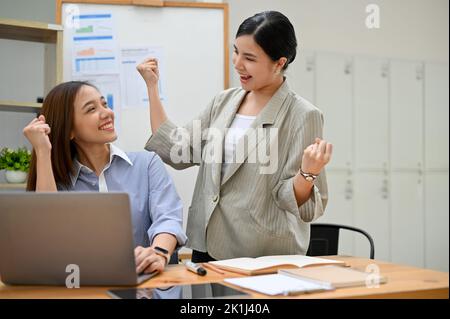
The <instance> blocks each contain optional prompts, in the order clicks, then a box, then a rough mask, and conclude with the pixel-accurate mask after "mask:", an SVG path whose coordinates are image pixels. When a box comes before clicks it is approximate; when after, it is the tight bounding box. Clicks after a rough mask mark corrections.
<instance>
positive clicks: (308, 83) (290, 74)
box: [287, 52, 316, 104]
mask: <svg viewBox="0 0 450 319" xmlns="http://www.w3.org/2000/svg"><path fill="white" fill-rule="evenodd" d="M315 69H316V61H315V55H314V52H301V53H300V55H298V56H297V57H296V58H295V61H294V62H293V63H292V65H290V66H289V68H288V69H287V78H288V79H289V84H290V85H291V87H292V89H293V90H294V91H295V92H296V93H297V94H299V95H300V96H302V97H304V98H305V99H307V100H308V101H310V102H311V103H313V104H314V103H315V96H314V95H315V93H314V86H315Z"/></svg>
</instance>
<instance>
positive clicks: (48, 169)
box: [23, 81, 187, 273]
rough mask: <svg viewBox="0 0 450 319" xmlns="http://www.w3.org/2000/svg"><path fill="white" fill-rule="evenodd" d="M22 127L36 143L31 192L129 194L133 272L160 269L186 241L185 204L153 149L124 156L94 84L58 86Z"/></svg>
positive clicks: (104, 102)
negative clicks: (184, 227)
mask: <svg viewBox="0 0 450 319" xmlns="http://www.w3.org/2000/svg"><path fill="white" fill-rule="evenodd" d="M23 132H24V135H25V136H26V137H27V139H28V140H29V141H30V143H31V144H32V146H33V156H32V161H31V165H30V172H29V178H28V184H27V190H28V191H37V192H42V191H46V192H49V191H58V190H60V191H61V190H65V191H94V192H95V191H98V192H108V191H116V192H118V191H119V192H126V193H128V194H129V196H130V202H131V212H132V222H133V235H134V241H135V246H136V249H135V258H136V266H137V269H136V271H137V272H138V273H141V272H145V273H151V272H154V271H159V272H161V271H163V270H164V267H165V265H166V264H167V263H168V262H169V259H170V256H171V255H172V253H173V251H174V250H175V248H176V247H179V246H182V245H184V244H185V243H186V240H187V238H186V235H185V234H184V232H183V229H182V215H183V205H182V203H181V201H180V198H179V197H178V194H177V191H176V189H175V187H174V185H173V182H172V180H171V178H170V177H169V175H168V173H167V171H166V170H165V167H164V164H163V163H162V161H161V159H160V158H159V156H158V155H156V154H155V153H153V152H136V153H128V154H127V153H125V152H123V151H122V150H120V149H119V148H117V147H116V146H114V145H112V144H111V142H113V141H114V140H116V139H117V134H116V132H115V129H114V113H113V111H112V110H111V109H110V108H108V105H107V104H106V100H105V98H104V97H103V96H101V94H100V93H99V91H98V90H97V89H96V88H95V87H94V86H92V85H91V84H88V83H86V82H77V81H73V82H66V83H62V84H59V85H57V86H56V87H55V88H53V89H52V90H51V91H50V92H49V93H48V95H47V97H46V98H45V101H44V104H43V106H42V111H41V115H40V116H39V117H38V118H36V119H33V120H32V121H31V122H30V123H29V124H28V125H27V126H26V127H25V128H24V130H23Z"/></svg>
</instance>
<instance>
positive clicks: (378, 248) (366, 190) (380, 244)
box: [354, 172, 390, 261]
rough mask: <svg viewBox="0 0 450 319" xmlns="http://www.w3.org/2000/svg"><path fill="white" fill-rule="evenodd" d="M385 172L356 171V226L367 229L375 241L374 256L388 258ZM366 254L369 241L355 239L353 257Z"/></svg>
mask: <svg viewBox="0 0 450 319" xmlns="http://www.w3.org/2000/svg"><path fill="white" fill-rule="evenodd" d="M388 193H389V189H388V174H387V173H378V172H359V173H358V174H357V175H356V176H355V206H354V216H355V226H356V227H359V228H362V229H363V230H365V231H366V232H368V233H369V234H370V235H371V236H372V238H373V240H374V243H375V259H379V260H387V261H389V260H390V234H389V229H390V218H389V216H390V213H389V194H388ZM368 254H369V244H368V241H367V240H366V239H365V238H363V237H360V238H359V239H358V240H356V239H355V256H361V257H365V256H368Z"/></svg>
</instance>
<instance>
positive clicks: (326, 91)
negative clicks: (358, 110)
mask: <svg viewBox="0 0 450 319" xmlns="http://www.w3.org/2000/svg"><path fill="white" fill-rule="evenodd" d="M351 63H352V61H351V58H348V57H345V56H342V55H338V54H331V53H318V54H317V55H316V64H317V73H316V106H317V107H318V108H319V109H321V110H322V111H323V112H324V120H325V126H324V137H325V139H326V140H327V141H329V142H331V143H332V144H333V145H334V151H333V158H332V159H331V161H330V163H329V164H328V167H330V168H340V169H347V168H348V167H351V165H352V157H353V155H352V152H353V143H352V140H353V138H352V136H353V135H352V131H353V129H352V127H353V126H352V122H353V116H352V64H351Z"/></svg>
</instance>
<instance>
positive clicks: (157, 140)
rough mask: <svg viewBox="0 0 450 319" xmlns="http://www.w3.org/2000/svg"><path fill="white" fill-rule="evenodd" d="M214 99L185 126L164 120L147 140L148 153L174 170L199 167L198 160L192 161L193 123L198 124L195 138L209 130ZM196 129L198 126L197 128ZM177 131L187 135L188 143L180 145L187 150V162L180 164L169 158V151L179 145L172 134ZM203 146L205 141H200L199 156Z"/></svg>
mask: <svg viewBox="0 0 450 319" xmlns="http://www.w3.org/2000/svg"><path fill="white" fill-rule="evenodd" d="M215 100H216V98H214V99H212V100H211V102H210V103H209V104H208V106H207V107H206V109H205V110H204V111H203V112H202V113H201V114H200V115H199V116H198V117H197V118H195V119H194V120H192V121H191V122H189V123H188V124H187V125H185V126H181V127H178V126H177V125H175V124H174V123H172V122H171V121H170V120H166V121H165V122H164V123H163V124H161V126H160V127H159V128H158V130H156V132H155V134H153V135H151V136H150V138H149V139H148V141H147V143H146V145H145V149H146V150H148V151H153V152H155V153H156V154H158V155H159V156H160V157H161V159H162V160H163V161H164V163H166V164H167V165H170V166H171V167H173V168H174V169H177V170H181V169H185V168H189V167H192V166H194V165H200V160H201V159H200V158H198V159H194V147H196V145H194V128H195V127H196V126H195V125H194V123H196V122H198V123H200V132H196V133H197V134H198V135H197V136H200V137H201V136H202V134H203V132H204V131H205V130H206V129H207V128H209V126H210V123H211V113H212V110H213V108H214V104H215ZM197 127H198V126H197ZM177 129H179V130H182V131H184V132H186V133H187V135H188V136H189V141H188V143H189V144H187V143H186V145H184V144H183V145H182V148H183V149H188V150H189V159H188V161H187V162H181V163H175V162H174V161H173V160H172V158H171V155H170V153H171V150H172V149H173V147H176V146H178V147H179V145H176V144H177V141H176V138H173V137H174V133H176V132H177V131H176V130H177ZM175 135H176V134H175ZM204 145H205V141H204V140H203V139H201V140H200V145H199V146H200V148H201V149H200V150H197V151H199V154H202V151H203V147H204Z"/></svg>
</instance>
